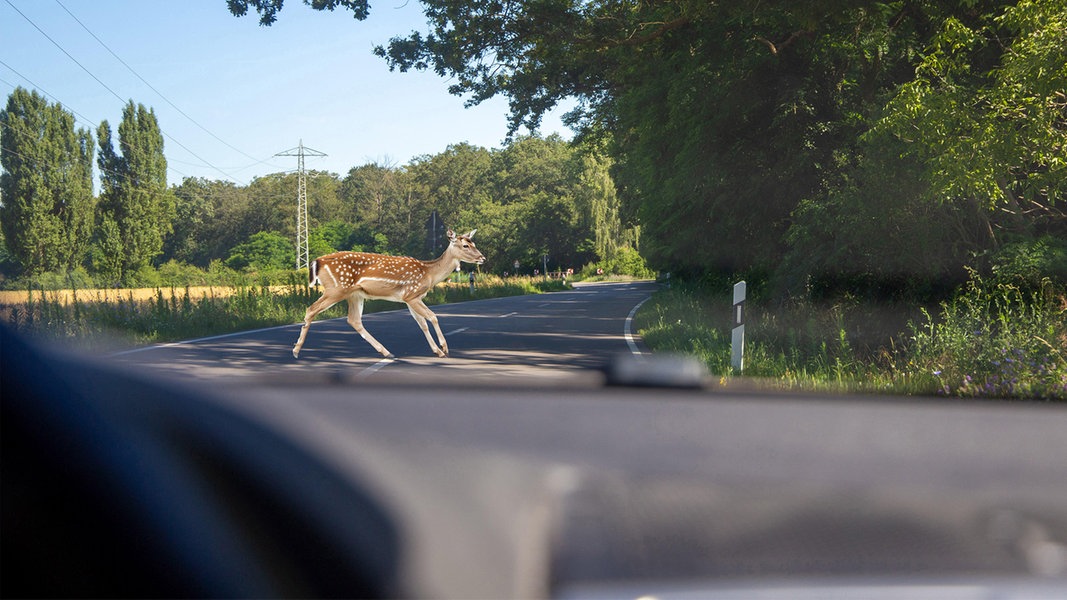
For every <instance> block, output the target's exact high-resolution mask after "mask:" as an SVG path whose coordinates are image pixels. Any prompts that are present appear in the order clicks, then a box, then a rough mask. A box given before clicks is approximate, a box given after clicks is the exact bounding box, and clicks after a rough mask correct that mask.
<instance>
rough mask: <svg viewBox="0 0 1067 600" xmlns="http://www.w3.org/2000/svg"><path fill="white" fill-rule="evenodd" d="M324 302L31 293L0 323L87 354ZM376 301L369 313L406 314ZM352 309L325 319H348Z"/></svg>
mask: <svg viewBox="0 0 1067 600" xmlns="http://www.w3.org/2000/svg"><path fill="white" fill-rule="evenodd" d="M564 288H565V286H564V284H563V283H562V282H559V281H553V280H544V279H535V278H529V277H526V278H522V277H513V278H509V279H506V280H504V279H501V278H499V277H495V276H484V277H479V278H478V280H477V281H476V282H475V285H474V286H473V291H472V286H471V285H470V284H469V282H468V283H442V284H439V285H438V286H437V287H435V288H434V289H433V290H431V292H430V294H428V295H427V297H426V302H427V304H444V303H448V302H459V301H463V300H472V299H484V298H493V297H498V296H515V295H522V294H530V293H540V292H545V291H555V290H562V289H564ZM318 297H319V292H318V290H316V289H313V288H309V287H308V286H307V284H306V283H304V281H303V280H301V278H300V277H296V276H294V277H293V279H292V280H291V281H290V282H289V283H288V284H286V285H284V286H266V285H263V286H245V287H238V288H235V289H234V290H233V293H231V294H228V295H209V294H200V295H197V294H195V293H192V292H190V289H189V288H185V289H184V290H183V289H174V288H166V289H164V288H160V289H157V290H156V291H155V294H154V295H153V296H152V297H151V298H147V299H143V298H135V297H134V294H133V293H132V292H130V293H127V294H121V293H120V294H116V295H113V296H108V297H107V298H105V299H100V298H99V297H94V296H92V295H91V294H87V293H83V294H81V295H79V293H78V291H77V290H73V291H70V292H67V291H36V292H31V294H30V295H29V298H28V300H27V301H26V302H24V303H17V304H10V305H5V306H0V319H2V321H3V322H4V323H6V324H7V325H8V326H10V327H12V328H13V329H15V330H16V331H19V332H22V333H25V334H27V335H31V336H34V337H38V338H43V339H48V340H53V341H60V342H63V343H66V344H72V345H74V346H77V347H80V348H86V349H93V348H112V347H116V346H124V345H136V344H148V343H159V342H169V341H177V340H184V339H191V338H197V337H204V336H210V335H219V334H224V333H231V332H235V331H244V330H248V329H257V328H262V327H271V326H275V325H288V324H291V323H296V322H299V321H300V320H302V319H303V318H304V311H305V309H307V307H308V305H310V304H311V303H312V302H314V301H315V300H316V299H317V298H318ZM402 307H403V305H400V304H396V303H393V302H385V301H370V302H368V303H367V305H366V307H365V312H375V311H379V310H390V309H394V308H402ZM346 310H347V309H346V307H345V305H344V303H341V305H339V306H335V307H334V308H331V309H330V310H328V311H326V312H324V313H322V314H320V316H319V317H317V318H318V319H323V318H331V317H337V316H343V315H344V314H346Z"/></svg>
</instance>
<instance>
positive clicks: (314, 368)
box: [113, 282, 656, 382]
mask: <svg viewBox="0 0 1067 600" xmlns="http://www.w3.org/2000/svg"><path fill="white" fill-rule="evenodd" d="M655 289H656V285H655V284H654V283H652V282H635V283H610V284H589V285H581V286H579V287H576V288H575V289H573V290H571V291H567V292H556V293H551V294H540V295H530V296H515V297H510V298H497V299H492V300H478V301H472V302H462V303H457V304H447V305H439V306H435V307H433V309H434V311H435V312H436V313H437V316H438V318H439V319H440V323H441V329H442V331H444V333H445V337H446V338H447V339H448V345H449V351H450V356H449V357H448V358H445V359H440V358H437V357H435V356H433V355H432V354H431V353H430V350H429V348H428V346H427V344H426V340H425V338H424V337H423V335H422V332H421V331H420V330H419V328H418V326H417V325H416V323H415V321H414V319H412V318H411V315H410V314H409V313H408V311H407V310H406V309H405V308H404V307H403V305H396V306H398V310H390V311H386V312H377V313H372V314H368V315H364V317H363V323H364V325H365V326H366V327H367V329H368V330H369V331H370V332H371V333H373V334H374V336H375V337H376V338H377V339H378V340H379V341H381V342H382V343H383V344H385V346H386V347H387V348H389V350H390V351H391V352H392V353H393V354H394V355H396V357H397V358H396V359H395V360H388V359H382V357H381V356H380V355H378V353H376V352H375V351H374V349H373V348H371V346H370V345H369V344H367V343H366V342H365V341H363V340H362V339H361V338H360V337H359V335H358V334H356V332H355V331H353V330H352V328H351V327H349V325H348V323H347V322H346V321H345V319H343V318H338V319H328V320H322V321H316V322H314V323H313V324H312V326H311V330H310V332H309V333H308V338H307V342H306V343H305V345H304V349H303V350H302V352H301V353H300V358H299V359H294V358H293V356H292V347H293V343H294V342H295V341H296V338H297V335H298V334H299V331H300V325H299V324H293V325H286V326H282V327H272V328H269V329H261V330H256V331H249V332H242V333H236V334H230V335H225V336H217V337H211V338H204V339H199V340H190V341H186V342H178V343H173V344H162V345H156V346H148V347H144V348H138V349H134V350H129V351H126V352H120V353H117V354H115V355H114V356H113V358H114V359H116V360H120V361H122V362H124V363H130V364H133V365H137V366H143V367H147V368H149V369H152V370H154V371H159V372H163V373H165V374H171V375H177V376H179V377H182V378H195V379H208V380H218V379H220V378H221V379H228V378H234V377H246V376H255V377H258V378H263V377H268V378H270V377H278V378H283V379H292V378H294V377H307V378H312V379H314V378H322V377H328V378H333V379H336V378H367V377H374V378H376V379H384V378H405V377H408V376H411V375H413V374H418V376H420V377H426V376H430V377H436V376H440V377H449V378H450V377H462V378H465V380H469V379H472V378H473V379H484V380H487V381H492V382H498V381H499V380H500V379H499V378H501V377H520V378H538V379H545V378H556V377H563V378H567V379H573V377H574V376H581V375H582V374H585V373H592V372H594V371H592V370H594V369H598V368H600V367H602V366H604V365H605V364H606V363H607V362H608V360H609V359H610V358H611V357H612V356H614V355H616V354H621V353H627V352H641V351H642V350H641V349H640V346H639V344H640V341H639V340H638V339H636V336H634V335H629V336H628V323H629V318H630V317H631V316H632V314H633V311H634V309H635V308H636V307H637V305H639V304H640V303H641V302H643V301H644V300H645V299H647V298H648V297H649V296H650V295H651V293H652V292H653V291H654V290H655Z"/></svg>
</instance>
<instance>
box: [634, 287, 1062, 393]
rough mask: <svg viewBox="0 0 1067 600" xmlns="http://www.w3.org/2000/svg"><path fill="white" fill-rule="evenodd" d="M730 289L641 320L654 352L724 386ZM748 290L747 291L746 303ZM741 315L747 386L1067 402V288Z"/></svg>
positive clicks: (669, 299) (660, 305)
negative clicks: (696, 367)
mask: <svg viewBox="0 0 1067 600" xmlns="http://www.w3.org/2000/svg"><path fill="white" fill-rule="evenodd" d="M730 290H731V286H730V284H728V283H726V282H724V281H718V282H709V281H705V282H702V283H689V284H683V285H674V286H672V287H671V288H670V289H663V290H661V291H660V292H657V293H656V294H655V295H654V296H653V298H652V300H650V301H649V302H648V303H647V304H646V305H645V306H644V307H643V308H642V310H641V311H639V312H638V314H637V317H636V327H637V329H638V331H639V333H640V334H641V336H642V338H643V339H644V341H645V343H646V344H648V346H649V347H650V348H652V349H653V350H654V351H671V352H679V353H684V354H689V355H693V356H696V357H698V358H700V359H701V360H703V361H704V363H705V364H706V365H707V366H708V369H709V371H710V372H711V373H713V374H715V375H718V376H720V377H721V382H722V383H724V384H727V383H728V382H729V381H730V380H731V379H732V378H734V377H736V376H739V375H742V374H741V373H735V372H734V371H733V369H732V367H731V364H730V357H731V350H730V333H731V329H732V327H733V323H732V321H731V318H732V298H731V293H730ZM751 290H752V288H750V292H751ZM755 291H756V293H755V294H751V293H750V296H754V297H750V299H749V301H748V302H747V307H746V325H745V360H744V373H743V375H744V376H745V378H746V379H747V380H750V381H753V382H755V383H756V384H758V385H763V386H769V387H773V388H779V389H794V390H818V391H834V392H880V393H892V394H906V395H940V396H948V397H967V398H1017V399H1049V400H1055V399H1058V400H1067V289H1065V288H1064V286H1062V285H1060V286H1057V285H1054V284H1053V283H1052V282H1051V281H1049V280H1044V281H1042V282H1040V283H1039V285H1037V286H1034V287H1026V286H1021V285H1019V284H1018V283H1012V282H1007V281H997V280H993V281H988V280H985V279H983V278H982V277H981V276H980V275H978V274H977V273H973V272H972V274H971V279H970V280H969V281H968V283H967V284H966V285H965V286H964V287H963V288H962V289H961V291H959V292H958V293H956V294H955V295H953V296H952V297H951V298H950V299H949V300H945V301H941V302H938V303H931V304H930V305H924V304H923V303H922V302H916V301H884V302H873V301H870V300H859V299H855V298H853V299H849V298H844V299H838V300H834V301H812V300H809V299H804V300H799V299H793V300H786V301H783V300H781V299H778V298H775V297H773V296H768V295H767V294H766V293H765V290H763V291H762V292H761V290H760V287H759V286H756V289H755Z"/></svg>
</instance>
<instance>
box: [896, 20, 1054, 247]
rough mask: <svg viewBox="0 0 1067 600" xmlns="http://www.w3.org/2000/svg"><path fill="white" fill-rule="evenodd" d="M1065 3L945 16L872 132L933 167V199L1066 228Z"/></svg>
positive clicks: (1002, 225)
mask: <svg viewBox="0 0 1067 600" xmlns="http://www.w3.org/2000/svg"><path fill="white" fill-rule="evenodd" d="M1064 48H1067V0H1040V1H1036V0H1021V1H1019V2H1018V3H1016V4H1014V5H1009V6H1006V7H996V9H995V10H994V9H993V8H989V9H986V10H983V11H982V12H981V13H979V14H978V15H976V16H975V17H973V18H971V19H962V18H958V17H956V16H951V17H949V18H947V19H946V20H945V21H944V23H943V24H942V26H941V27H940V30H939V31H938V32H937V34H936V35H935V36H934V37H933V40H932V41H931V43H930V45H929V46H928V47H927V48H926V49H925V50H924V53H923V57H922V60H921V61H920V63H919V65H918V67H917V68H916V74H915V78H914V79H913V80H912V81H909V82H907V83H906V84H904V85H902V86H901V87H900V89H899V90H898V91H897V93H896V94H895V95H894V97H893V98H892V100H891V101H890V102H889V104H888V105H887V111H886V115H885V117H884V118H883V119H882V120H881V121H880V122H879V124H878V127H877V128H876V129H875V133H876V134H889V135H892V136H894V137H895V138H897V139H899V140H901V141H903V142H904V149H903V154H905V155H906V156H911V157H914V158H916V159H918V160H919V161H922V162H923V163H926V164H927V168H926V169H924V173H923V174H924V176H925V178H926V180H927V181H928V183H929V188H928V190H927V193H926V194H925V196H926V198H927V199H928V200H932V201H934V202H938V203H940V202H969V201H973V202H977V203H978V204H979V205H981V206H982V207H984V208H985V209H987V211H988V218H989V219H990V230H989V234H990V236H991V237H992V236H994V234H995V232H994V228H996V229H1003V230H1008V231H1012V230H1014V231H1015V232H1019V231H1026V232H1027V233H1033V231H1032V228H1035V227H1036V228H1037V229H1038V230H1039V232H1041V233H1044V232H1051V233H1056V234H1060V235H1062V234H1067V212H1065V211H1064V209H1063V204H1064V202H1067V60H1065V59H1064Z"/></svg>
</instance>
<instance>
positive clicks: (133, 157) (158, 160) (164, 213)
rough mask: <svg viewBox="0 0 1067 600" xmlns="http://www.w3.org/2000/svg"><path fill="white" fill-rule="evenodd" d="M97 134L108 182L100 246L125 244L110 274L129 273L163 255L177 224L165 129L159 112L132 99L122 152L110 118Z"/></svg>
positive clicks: (121, 136) (108, 249) (122, 135)
mask: <svg viewBox="0 0 1067 600" xmlns="http://www.w3.org/2000/svg"><path fill="white" fill-rule="evenodd" d="M97 138H98V142H99V145H100V154H99V156H98V165H99V167H100V171H101V174H100V181H101V184H102V187H101V195H100V202H99V205H98V215H97V219H98V223H99V224H100V231H99V233H100V236H99V238H98V251H100V252H104V253H106V254H110V253H112V252H114V250H115V249H116V248H121V253H120V255H119V256H118V257H115V256H108V257H107V260H108V262H110V263H111V264H112V265H113V267H112V271H111V272H109V273H107V274H108V275H110V276H117V277H120V278H124V277H126V276H127V275H129V274H132V273H134V272H136V271H137V270H138V269H140V268H141V267H144V266H147V265H149V264H151V261H152V260H153V259H154V258H155V257H157V256H159V254H160V253H161V252H162V251H163V240H164V239H165V238H166V236H167V235H168V234H169V233H170V232H171V230H172V227H173V225H172V223H173V219H174V212H175V208H174V203H175V201H174V195H173V194H172V193H171V191H170V190H169V189H168V188H167V159H166V157H165V156H164V155H163V134H162V132H161V131H160V128H159V123H158V122H157V120H156V115H155V113H154V112H153V111H152V110H150V109H147V108H145V107H144V105H141V104H138V105H136V106H135V105H134V103H133V101H130V102H129V103H128V104H127V105H126V107H125V108H124V109H123V111H122V122H121V123H119V127H118V145H119V149H120V153H119V152H116V150H115V146H114V143H113V141H112V137H111V127H110V125H108V122H107V121H104V122H103V123H101V124H100V127H99V128H98V129H97ZM105 222H111V223H114V227H111V226H110V225H108V226H106V227H105V226H104V223H105ZM116 265H117V267H118V269H117V272H114V266H116Z"/></svg>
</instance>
